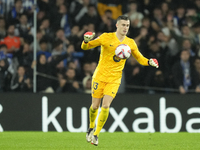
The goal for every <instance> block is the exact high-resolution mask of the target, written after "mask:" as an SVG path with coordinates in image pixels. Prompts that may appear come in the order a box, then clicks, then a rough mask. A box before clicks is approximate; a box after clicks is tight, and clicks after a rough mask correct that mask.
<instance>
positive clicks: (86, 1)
mask: <svg viewBox="0 0 200 150" xmlns="http://www.w3.org/2000/svg"><path fill="white" fill-rule="evenodd" d="M89 4H90V0H82V5H81V9H80V10H79V11H78V13H77V14H76V15H75V16H74V18H75V22H76V23H78V22H79V21H80V20H81V18H82V17H83V16H84V14H85V13H87V12H88V6H89Z"/></svg>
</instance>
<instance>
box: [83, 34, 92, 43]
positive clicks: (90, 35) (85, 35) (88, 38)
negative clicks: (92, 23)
mask: <svg viewBox="0 0 200 150" xmlns="http://www.w3.org/2000/svg"><path fill="white" fill-rule="evenodd" d="M94 36H95V33H94V32H93V33H92V32H86V33H85V34H84V42H85V43H88V42H89V41H90V40H91V39H92V38H93V37H94Z"/></svg>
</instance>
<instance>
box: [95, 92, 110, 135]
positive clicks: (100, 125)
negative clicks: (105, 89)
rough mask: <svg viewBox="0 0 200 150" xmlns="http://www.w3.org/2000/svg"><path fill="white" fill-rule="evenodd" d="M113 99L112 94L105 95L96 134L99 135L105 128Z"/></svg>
mask: <svg viewBox="0 0 200 150" xmlns="http://www.w3.org/2000/svg"><path fill="white" fill-rule="evenodd" d="M112 101H113V97H112V96H110V95H105V96H104V97H103V102H102V107H101V112H100V114H99V117H98V122H97V127H96V131H95V133H94V135H97V136H99V133H100V131H101V129H102V128H103V126H104V124H105V122H106V120H107V118H108V115H109V107H110V104H111V102H112Z"/></svg>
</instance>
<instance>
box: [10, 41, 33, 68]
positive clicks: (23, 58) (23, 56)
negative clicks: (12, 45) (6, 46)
mask: <svg viewBox="0 0 200 150" xmlns="http://www.w3.org/2000/svg"><path fill="white" fill-rule="evenodd" d="M13 54H14V56H13V57H16V58H17V60H18V63H19V65H20V66H22V65H23V66H24V68H25V69H30V67H31V64H32V61H33V51H32V50H31V48H30V44H29V43H24V45H23V46H22V47H21V48H20V49H19V50H18V51H16V52H14V53H13Z"/></svg>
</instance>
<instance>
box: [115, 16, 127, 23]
mask: <svg viewBox="0 0 200 150" xmlns="http://www.w3.org/2000/svg"><path fill="white" fill-rule="evenodd" d="M120 20H129V18H128V17H127V16H123V15H122V16H119V17H118V18H117V22H118V21H120Z"/></svg>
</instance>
